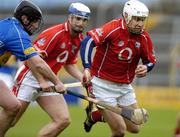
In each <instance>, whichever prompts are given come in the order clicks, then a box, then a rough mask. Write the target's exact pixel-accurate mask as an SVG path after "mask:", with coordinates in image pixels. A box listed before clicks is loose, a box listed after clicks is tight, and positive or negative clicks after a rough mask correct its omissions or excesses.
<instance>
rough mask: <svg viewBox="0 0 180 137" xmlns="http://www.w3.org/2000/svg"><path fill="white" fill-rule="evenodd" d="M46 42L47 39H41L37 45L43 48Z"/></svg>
mask: <svg viewBox="0 0 180 137" xmlns="http://www.w3.org/2000/svg"><path fill="white" fill-rule="evenodd" d="M45 42H46V39H45V38H41V39H39V40H38V41H37V44H38V45H39V46H43V45H44V43H45Z"/></svg>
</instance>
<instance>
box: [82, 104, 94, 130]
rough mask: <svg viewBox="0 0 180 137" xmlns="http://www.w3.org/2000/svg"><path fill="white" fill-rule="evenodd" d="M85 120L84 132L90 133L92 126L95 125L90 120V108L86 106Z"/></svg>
mask: <svg viewBox="0 0 180 137" xmlns="http://www.w3.org/2000/svg"><path fill="white" fill-rule="evenodd" d="M85 110H86V120H85V121H84V130H85V131H86V132H90V131H91V128H92V126H93V125H94V124H95V123H96V122H94V121H93V120H92V118H91V108H90V106H87V107H86V109H85Z"/></svg>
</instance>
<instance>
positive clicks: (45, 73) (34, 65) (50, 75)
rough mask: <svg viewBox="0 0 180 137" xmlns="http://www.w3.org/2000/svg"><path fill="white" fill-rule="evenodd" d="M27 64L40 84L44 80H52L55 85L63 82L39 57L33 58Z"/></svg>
mask: <svg viewBox="0 0 180 137" xmlns="http://www.w3.org/2000/svg"><path fill="white" fill-rule="evenodd" d="M27 64H28V66H29V68H30V69H31V71H32V72H33V74H34V75H35V77H36V78H37V80H38V81H39V82H40V81H42V80H43V78H46V79H48V80H50V81H51V82H52V83H54V84H55V85H56V84H58V83H59V82H61V81H60V80H59V79H58V77H57V76H56V75H55V74H54V72H53V71H52V70H51V68H50V67H49V66H48V65H47V64H46V62H45V61H44V60H42V59H41V58H40V57H39V56H35V57H32V58H31V59H29V60H28V61H27Z"/></svg>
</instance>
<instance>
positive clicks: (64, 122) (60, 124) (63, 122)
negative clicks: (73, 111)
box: [56, 116, 71, 129]
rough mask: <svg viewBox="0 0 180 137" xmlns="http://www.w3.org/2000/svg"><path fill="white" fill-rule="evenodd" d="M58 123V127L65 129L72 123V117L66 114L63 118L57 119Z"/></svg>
mask: <svg viewBox="0 0 180 137" xmlns="http://www.w3.org/2000/svg"><path fill="white" fill-rule="evenodd" d="M56 123H57V128H58V129H62V128H63V129H65V128H66V127H68V126H69V125H70V123H71V119H70V117H68V116H64V117H63V118H62V117H61V118H60V119H58V120H56Z"/></svg>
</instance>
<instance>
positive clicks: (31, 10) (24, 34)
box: [0, 0, 66, 137]
mask: <svg viewBox="0 0 180 137" xmlns="http://www.w3.org/2000/svg"><path fill="white" fill-rule="evenodd" d="M42 23H43V18H42V12H41V10H40V9H39V7H37V6H36V5H35V4H33V3H31V2H29V1H26V0H22V1H21V2H20V4H19V5H18V6H17V7H16V8H15V10H14V17H11V18H7V19H3V20H0V66H2V65H4V64H5V63H6V62H7V61H8V59H9V57H10V56H11V55H15V56H16V57H17V58H18V59H19V60H21V61H25V63H26V65H27V66H28V67H29V68H30V69H31V71H32V73H33V75H34V76H35V77H36V79H37V80H38V82H39V84H40V86H41V87H42V90H43V91H51V87H50V85H49V84H48V83H47V82H46V80H45V79H48V80H50V81H51V82H52V83H53V84H54V85H55V88H56V90H57V91H58V92H64V91H65V90H66V89H65V87H64V85H63V84H62V83H61V81H60V80H59V79H58V77H57V76H56V75H55V74H54V73H53V72H52V70H51V69H50V68H49V66H48V65H47V64H46V63H45V62H44V61H43V59H41V57H40V56H39V55H38V53H37V52H36V51H35V50H34V48H33V47H32V45H31V41H30V36H31V35H33V34H35V33H36V32H38V31H39V30H40V28H41V26H42ZM0 107H2V108H3V109H2V111H1V112H0V137H4V136H5V133H6V131H7V130H8V129H9V127H10V126H11V123H12V121H13V119H14V117H15V115H16V113H17V112H18V111H19V110H20V108H21V105H20V103H19V101H18V100H17V99H16V97H15V96H14V95H13V93H12V92H11V91H10V89H8V87H7V86H6V84H5V83H4V82H3V81H2V80H0Z"/></svg>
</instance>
